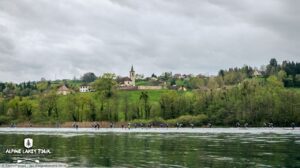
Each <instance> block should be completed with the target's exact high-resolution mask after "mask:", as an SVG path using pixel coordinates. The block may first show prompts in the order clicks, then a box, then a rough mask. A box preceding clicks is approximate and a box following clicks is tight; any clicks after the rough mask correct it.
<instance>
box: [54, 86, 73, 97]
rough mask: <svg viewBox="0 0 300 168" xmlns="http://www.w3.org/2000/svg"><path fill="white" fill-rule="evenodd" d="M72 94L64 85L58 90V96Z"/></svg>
mask: <svg viewBox="0 0 300 168" xmlns="http://www.w3.org/2000/svg"><path fill="white" fill-rule="evenodd" d="M70 93H71V90H70V89H69V88H68V87H67V86H66V85H62V86H61V87H59V88H58V90H57V94H59V95H67V94H70Z"/></svg>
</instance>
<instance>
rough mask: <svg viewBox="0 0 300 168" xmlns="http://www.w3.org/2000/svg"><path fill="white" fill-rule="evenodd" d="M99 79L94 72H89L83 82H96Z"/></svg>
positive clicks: (82, 78)
mask: <svg viewBox="0 0 300 168" xmlns="http://www.w3.org/2000/svg"><path fill="white" fill-rule="evenodd" d="M96 79H97V77H96V75H95V74H94V73H93V72H88V73H85V74H84V75H83V76H82V77H81V80H82V81H83V82H84V83H90V82H94V81H95V80H96Z"/></svg>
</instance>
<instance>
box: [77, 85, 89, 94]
mask: <svg viewBox="0 0 300 168" xmlns="http://www.w3.org/2000/svg"><path fill="white" fill-rule="evenodd" d="M79 91H80V92H82V93H85V92H91V91H92V88H91V86H90V85H88V84H83V85H80V88H79Z"/></svg>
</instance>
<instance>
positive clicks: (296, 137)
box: [0, 128, 300, 168]
mask: <svg viewBox="0 0 300 168" xmlns="http://www.w3.org/2000/svg"><path fill="white" fill-rule="evenodd" d="M25 138H31V139H32V140H33V146H32V147H30V148H29V149H48V150H49V151H51V153H50V154H49V153H48V154H24V153H22V154H18V153H7V150H8V149H22V150H24V149H26V148H25V147H24V139H25ZM0 149H1V153H0V163H2V164H7V163H14V164H15V163H16V162H17V161H18V160H38V161H39V163H34V164H44V163H64V164H66V165H68V166H70V167H72V166H77V167H196V168H199V167H300V128H296V129H295V130H292V129H288V128H274V129H271V128H249V129H242V128H195V129H191V128H181V129H176V128H169V129H166V128H162V129H161V128H151V129H130V130H129V129H119V128H115V129H107V128H101V129H99V130H95V129H89V128H79V129H78V130H76V129H68V128H59V129H51V128H0ZM0 167H1V165H0Z"/></svg>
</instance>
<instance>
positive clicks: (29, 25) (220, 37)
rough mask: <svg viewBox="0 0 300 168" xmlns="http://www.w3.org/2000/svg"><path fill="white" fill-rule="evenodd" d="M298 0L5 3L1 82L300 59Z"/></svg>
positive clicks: (1, 1) (0, 3) (1, 4)
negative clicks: (131, 70)
mask: <svg viewBox="0 0 300 168" xmlns="http://www.w3.org/2000/svg"><path fill="white" fill-rule="evenodd" d="M299 30H300V1H298V0H293V1H292V0H278V1H277V0H263V1H257V0H244V1H241V0H226V1H225V0H206V1H205V0H201V1H199V0H147V1H141V0H122V1H117V0H57V1H53V0H0V81H13V82H21V81H28V80H39V79H41V77H45V78H46V79H54V78H55V77H56V79H62V78H69V79H72V78H73V77H74V76H76V77H80V76H81V75H83V74H84V73H85V72H94V73H95V74H96V75H100V74H102V73H104V72H114V73H116V74H118V75H123V76H124V75H128V71H129V70H130V67H131V65H133V66H134V68H135V70H136V72H137V73H140V74H145V75H150V74H152V73H156V74H161V73H162V72H164V71H172V72H173V73H194V74H199V73H201V74H205V75H214V74H217V73H218V71H219V69H226V68H229V67H234V66H239V67H240V66H243V65H244V64H247V65H251V66H255V67H260V66H261V65H263V64H267V63H268V62H269V60H270V58H273V57H274V58H276V59H277V60H278V61H279V62H281V61H283V60H290V61H292V60H293V61H298V62H299V61H300V33H299Z"/></svg>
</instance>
